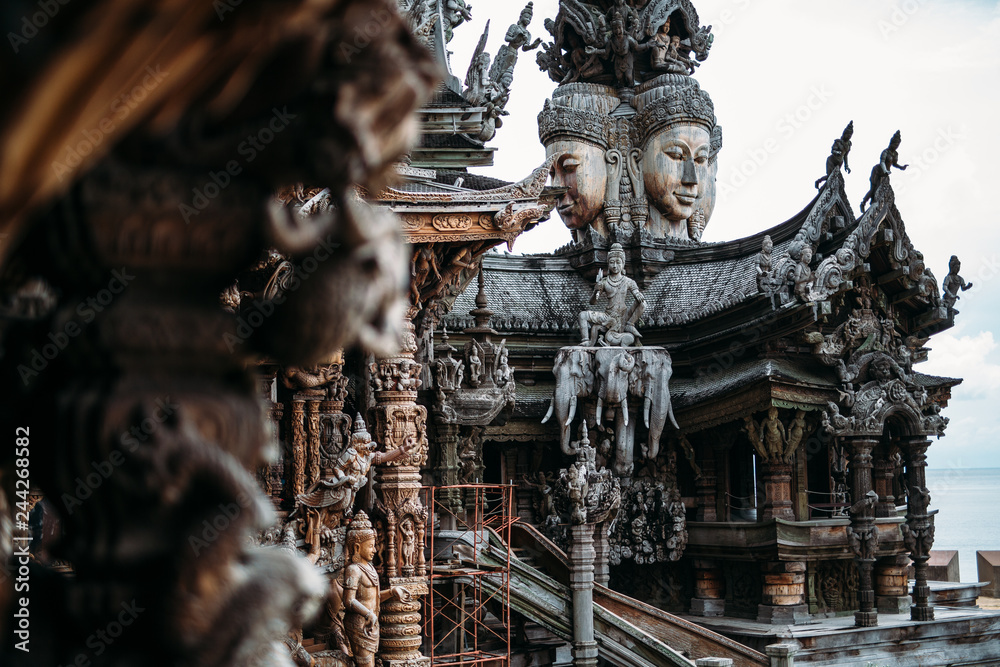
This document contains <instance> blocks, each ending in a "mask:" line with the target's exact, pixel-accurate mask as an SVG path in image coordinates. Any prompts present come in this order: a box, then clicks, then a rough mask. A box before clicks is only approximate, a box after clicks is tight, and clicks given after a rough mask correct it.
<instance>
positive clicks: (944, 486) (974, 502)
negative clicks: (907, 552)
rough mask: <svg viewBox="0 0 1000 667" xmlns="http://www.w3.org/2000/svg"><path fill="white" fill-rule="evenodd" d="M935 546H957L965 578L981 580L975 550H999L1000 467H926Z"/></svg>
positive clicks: (962, 578)
mask: <svg viewBox="0 0 1000 667" xmlns="http://www.w3.org/2000/svg"><path fill="white" fill-rule="evenodd" d="M927 488H928V490H929V491H930V492H931V505H930V506H931V509H932V510H934V509H936V510H939V512H938V514H937V516H935V518H934V549H935V550H949V549H955V550H958V558H959V574H960V575H961V580H962V581H964V582H971V581H978V580H979V574H978V572H977V568H976V551H1000V468H976V469H968V468H937V469H932V468H928V469H927Z"/></svg>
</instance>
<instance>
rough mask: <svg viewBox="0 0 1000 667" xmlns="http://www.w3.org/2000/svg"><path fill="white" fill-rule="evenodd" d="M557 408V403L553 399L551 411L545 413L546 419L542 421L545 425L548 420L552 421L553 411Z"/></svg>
mask: <svg viewBox="0 0 1000 667" xmlns="http://www.w3.org/2000/svg"><path fill="white" fill-rule="evenodd" d="M555 407H556V401H555V399H552V400H551V401H549V411H548V412H546V413H545V417H544V418H543V419H542V423H543V424H544V423H545V422H547V421H548V420H550V419H552V412H553V410H555Z"/></svg>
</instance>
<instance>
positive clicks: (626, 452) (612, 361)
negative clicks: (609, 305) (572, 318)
mask: <svg viewBox="0 0 1000 667" xmlns="http://www.w3.org/2000/svg"><path fill="white" fill-rule="evenodd" d="M634 352H635V350H625V349H622V348H616V347H605V348H600V349H598V350H597V351H596V352H595V356H596V358H597V384H598V387H597V423H598V424H600V423H601V419H602V418H603V416H604V415H603V413H604V407H605V406H609V407H615V408H617V409H618V413H617V415H616V416H615V443H616V450H615V463H614V469H615V472H616V473H618V474H619V475H621V476H622V477H630V476H631V475H632V452H633V444H634V442H635V422H634V421H631V422H630V420H629V412H628V396H629V388H630V387H631V386H632V385H633V384H635V381H634V378H633V375H634V373H635V371H636V370H637V367H638V365H637V363H636V358H635V357H634V356H633V353H634Z"/></svg>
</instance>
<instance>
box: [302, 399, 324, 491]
mask: <svg viewBox="0 0 1000 667" xmlns="http://www.w3.org/2000/svg"><path fill="white" fill-rule="evenodd" d="M319 415H320V401H319V399H312V400H310V401H308V402H307V403H306V418H307V420H306V426H307V440H306V488H307V489H308V488H311V487H312V485H313V484H315V483H316V482H318V481H319V477H320V471H321V468H320V460H319Z"/></svg>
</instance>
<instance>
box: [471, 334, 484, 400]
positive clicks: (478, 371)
mask: <svg viewBox="0 0 1000 667" xmlns="http://www.w3.org/2000/svg"><path fill="white" fill-rule="evenodd" d="M468 355H469V356H468V362H469V385H471V386H472V388H473V389H475V388H476V387H478V386H479V385H480V384H482V382H483V348H482V347H480V345H479V343H477V342H476V341H471V344H470V345H469V348H468Z"/></svg>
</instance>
